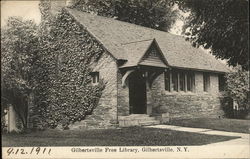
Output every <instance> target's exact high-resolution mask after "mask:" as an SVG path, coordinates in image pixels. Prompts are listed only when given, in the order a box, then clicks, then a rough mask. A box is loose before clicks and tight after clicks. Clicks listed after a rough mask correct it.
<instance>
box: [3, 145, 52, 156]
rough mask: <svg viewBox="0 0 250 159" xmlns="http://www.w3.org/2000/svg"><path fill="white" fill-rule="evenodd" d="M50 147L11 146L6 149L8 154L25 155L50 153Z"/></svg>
mask: <svg viewBox="0 0 250 159" xmlns="http://www.w3.org/2000/svg"><path fill="white" fill-rule="evenodd" d="M50 153H51V148H41V147H31V148H13V147H10V148H8V149H7V154H8V156H10V155H26V154H36V155H40V154H48V155H50Z"/></svg>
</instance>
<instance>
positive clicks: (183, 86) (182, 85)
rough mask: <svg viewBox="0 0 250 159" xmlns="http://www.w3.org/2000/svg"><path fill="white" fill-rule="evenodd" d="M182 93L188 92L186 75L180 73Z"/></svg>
mask: <svg viewBox="0 0 250 159" xmlns="http://www.w3.org/2000/svg"><path fill="white" fill-rule="evenodd" d="M179 81H180V91H186V82H185V73H184V72H180V73H179Z"/></svg>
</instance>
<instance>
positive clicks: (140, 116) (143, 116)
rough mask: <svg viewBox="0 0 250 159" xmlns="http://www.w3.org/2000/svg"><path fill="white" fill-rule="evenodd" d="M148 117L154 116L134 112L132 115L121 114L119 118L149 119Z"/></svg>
mask: <svg viewBox="0 0 250 159" xmlns="http://www.w3.org/2000/svg"><path fill="white" fill-rule="evenodd" d="M148 118H152V119H154V117H150V116H149V115H147V114H132V115H128V116H119V117H118V120H133V119H142V120H143V119H148Z"/></svg>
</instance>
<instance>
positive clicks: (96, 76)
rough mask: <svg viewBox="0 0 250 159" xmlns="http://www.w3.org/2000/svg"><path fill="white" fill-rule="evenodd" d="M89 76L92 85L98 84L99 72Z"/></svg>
mask: <svg viewBox="0 0 250 159" xmlns="http://www.w3.org/2000/svg"><path fill="white" fill-rule="evenodd" d="M90 75H91V77H92V83H98V82H99V72H91V73H90Z"/></svg>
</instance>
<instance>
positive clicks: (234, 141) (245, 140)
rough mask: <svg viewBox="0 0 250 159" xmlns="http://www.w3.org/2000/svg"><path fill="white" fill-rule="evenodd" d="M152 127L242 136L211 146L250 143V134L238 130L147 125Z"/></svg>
mask: <svg viewBox="0 0 250 159" xmlns="http://www.w3.org/2000/svg"><path fill="white" fill-rule="evenodd" d="M147 127H151V128H160V129H170V130H175V131H186V132H193V133H200V134H207V135H221V136H238V137H240V138H237V139H232V140H229V141H223V142H217V143H212V144H208V145H209V146H213V145H249V143H250V140H249V139H250V134H246V133H236V132H227V131H219V130H212V129H203V128H190V127H181V126H174V125H153V126H147Z"/></svg>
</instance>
